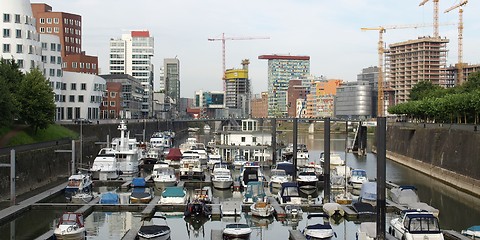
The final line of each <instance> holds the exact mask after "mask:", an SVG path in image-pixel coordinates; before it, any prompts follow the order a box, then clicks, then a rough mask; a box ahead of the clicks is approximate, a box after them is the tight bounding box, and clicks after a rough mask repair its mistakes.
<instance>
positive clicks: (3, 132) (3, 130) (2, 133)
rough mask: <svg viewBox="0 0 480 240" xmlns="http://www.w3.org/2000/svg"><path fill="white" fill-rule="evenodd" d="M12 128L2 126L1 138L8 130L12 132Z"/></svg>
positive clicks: (0, 128) (0, 129) (0, 130)
mask: <svg viewBox="0 0 480 240" xmlns="http://www.w3.org/2000/svg"><path fill="white" fill-rule="evenodd" d="M10 130H11V128H9V127H0V138H1V137H2V136H3V135H5V134H7V132H10Z"/></svg>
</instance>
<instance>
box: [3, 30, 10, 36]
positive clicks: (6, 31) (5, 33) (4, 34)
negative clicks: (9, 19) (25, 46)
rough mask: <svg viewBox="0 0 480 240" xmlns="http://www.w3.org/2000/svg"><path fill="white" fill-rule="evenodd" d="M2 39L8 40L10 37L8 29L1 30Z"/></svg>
mask: <svg viewBox="0 0 480 240" xmlns="http://www.w3.org/2000/svg"><path fill="white" fill-rule="evenodd" d="M3 37H4V38H9V37H10V29H8V28H4V29H3Z"/></svg>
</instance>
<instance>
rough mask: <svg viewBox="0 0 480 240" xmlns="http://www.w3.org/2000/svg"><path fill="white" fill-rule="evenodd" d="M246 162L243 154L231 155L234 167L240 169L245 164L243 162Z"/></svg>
mask: <svg viewBox="0 0 480 240" xmlns="http://www.w3.org/2000/svg"><path fill="white" fill-rule="evenodd" d="M246 162H247V160H246V159H245V156H243V155H238V154H237V155H235V157H233V167H234V168H235V169H242V167H243V166H244V165H245V163H246Z"/></svg>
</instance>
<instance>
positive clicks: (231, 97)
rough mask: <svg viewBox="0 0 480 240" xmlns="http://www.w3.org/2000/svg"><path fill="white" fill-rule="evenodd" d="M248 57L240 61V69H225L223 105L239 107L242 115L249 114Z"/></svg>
mask: <svg viewBox="0 0 480 240" xmlns="http://www.w3.org/2000/svg"><path fill="white" fill-rule="evenodd" d="M249 63H250V62H249V61H248V59H245V60H243V61H242V66H243V68H242V69H228V70H226V71H225V107H227V108H228V109H239V110H240V113H241V115H242V116H243V117H247V116H249V114H250V107H249V105H250V98H251V97H250V94H251V92H250V80H249V79H248V64H249Z"/></svg>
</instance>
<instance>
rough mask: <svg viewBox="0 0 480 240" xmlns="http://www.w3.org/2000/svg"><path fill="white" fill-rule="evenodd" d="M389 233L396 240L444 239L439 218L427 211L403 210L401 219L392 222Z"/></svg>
mask: <svg viewBox="0 0 480 240" xmlns="http://www.w3.org/2000/svg"><path fill="white" fill-rule="evenodd" d="M388 232H389V233H390V234H391V235H393V236H394V237H395V238H396V239H406V240H413V239H429V240H443V239H444V238H443V234H442V231H441V229H440V225H439V224H438V218H437V217H435V216H433V214H432V213H431V212H426V211H418V210H403V211H402V213H401V215H400V217H398V218H394V219H392V220H391V221H390V227H389V229H388Z"/></svg>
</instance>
